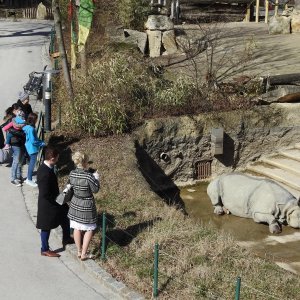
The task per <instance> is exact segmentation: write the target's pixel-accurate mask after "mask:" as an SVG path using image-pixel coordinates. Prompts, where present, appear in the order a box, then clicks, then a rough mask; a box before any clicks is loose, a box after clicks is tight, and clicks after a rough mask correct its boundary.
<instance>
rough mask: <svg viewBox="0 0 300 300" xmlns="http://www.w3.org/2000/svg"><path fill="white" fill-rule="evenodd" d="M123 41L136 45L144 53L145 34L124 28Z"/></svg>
mask: <svg viewBox="0 0 300 300" xmlns="http://www.w3.org/2000/svg"><path fill="white" fill-rule="evenodd" d="M124 36H125V39H124V42H126V43H131V44H134V45H137V46H138V48H139V49H140V51H141V52H142V53H143V54H145V53H146V47H147V34H146V33H145V32H140V31H136V30H131V29H124Z"/></svg>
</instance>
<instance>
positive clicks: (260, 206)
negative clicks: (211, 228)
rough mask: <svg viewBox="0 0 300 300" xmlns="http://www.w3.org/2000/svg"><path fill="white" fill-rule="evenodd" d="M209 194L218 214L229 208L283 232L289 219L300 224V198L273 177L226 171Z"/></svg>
mask: <svg viewBox="0 0 300 300" xmlns="http://www.w3.org/2000/svg"><path fill="white" fill-rule="evenodd" d="M207 194H208V196H209V197H210V200H211V202H212V205H213V206H214V213H216V214H218V215H221V214H224V213H225V212H226V213H231V214H233V215H236V216H238V217H244V218H253V220H254V221H255V222H257V223H268V224H269V229H270V232H271V233H280V232H281V225H282V224H286V223H287V224H289V225H290V226H291V227H294V228H300V207H299V204H300V203H299V200H298V199H296V198H295V197H294V196H293V195H292V194H291V193H290V192H288V191H287V190H286V189H284V188H283V187H282V186H280V185H279V184H277V183H276V182H274V181H272V180H268V179H263V178H258V177H252V176H248V175H245V174H242V173H230V174H224V175H221V176H219V177H217V178H216V179H214V180H212V181H211V182H210V183H209V185H208V187H207Z"/></svg>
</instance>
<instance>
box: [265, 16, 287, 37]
mask: <svg viewBox="0 0 300 300" xmlns="http://www.w3.org/2000/svg"><path fill="white" fill-rule="evenodd" d="M288 33H291V18H290V17H284V16H280V17H279V16H273V17H272V18H270V21H269V34H288Z"/></svg>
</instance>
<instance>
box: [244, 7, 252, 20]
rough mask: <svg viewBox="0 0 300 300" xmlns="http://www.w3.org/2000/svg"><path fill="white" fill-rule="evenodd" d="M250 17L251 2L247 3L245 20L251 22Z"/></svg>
mask: <svg viewBox="0 0 300 300" xmlns="http://www.w3.org/2000/svg"><path fill="white" fill-rule="evenodd" d="M250 17H251V11H250V4H247V11H246V16H245V22H250Z"/></svg>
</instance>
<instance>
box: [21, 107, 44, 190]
mask: <svg viewBox="0 0 300 300" xmlns="http://www.w3.org/2000/svg"><path fill="white" fill-rule="evenodd" d="M37 119H38V116H37V114H35V113H30V114H29V116H28V118H27V122H26V123H27V125H25V126H24V127H23V131H24V132H25V135H26V141H25V148H26V151H27V153H28V155H29V166H28V172H27V179H26V180H25V183H26V184H28V185H30V186H32V187H37V184H36V183H35V182H34V181H32V173H33V171H34V166H35V163H36V159H37V155H38V152H39V149H40V147H44V146H45V142H43V141H42V140H40V139H38V138H37V132H36V129H35V124H36V122H37Z"/></svg>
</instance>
